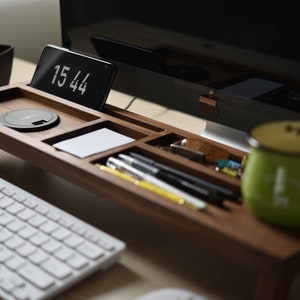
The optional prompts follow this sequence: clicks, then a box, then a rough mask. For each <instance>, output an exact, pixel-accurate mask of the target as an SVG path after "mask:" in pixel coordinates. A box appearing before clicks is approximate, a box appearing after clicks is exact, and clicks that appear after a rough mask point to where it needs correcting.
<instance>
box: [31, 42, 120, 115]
mask: <svg viewBox="0 0 300 300" xmlns="http://www.w3.org/2000/svg"><path fill="white" fill-rule="evenodd" d="M115 74H116V67H115V65H114V64H113V63H111V62H108V61H104V60H101V59H97V58H94V57H91V56H87V55H84V54H81V53H77V52H74V51H71V50H68V49H66V48H61V47H57V46H53V45H47V46H46V47H45V48H44V49H43V52H42V54H41V57H40V59H39V62H38V65H37V67H36V70H35V73H34V75H33V78H32V80H31V83H30V86H32V87H34V88H36V89H39V90H42V91H44V92H47V93H50V94H53V95H56V96H59V97H62V98H64V99H67V100H70V101H73V102H76V103H79V104H81V105H84V106H87V107H90V108H93V109H96V110H101V109H102V107H103V105H104V103H105V101H106V99H107V96H108V93H109V91H110V89H111V85H112V83H113V80H114V77H115Z"/></svg>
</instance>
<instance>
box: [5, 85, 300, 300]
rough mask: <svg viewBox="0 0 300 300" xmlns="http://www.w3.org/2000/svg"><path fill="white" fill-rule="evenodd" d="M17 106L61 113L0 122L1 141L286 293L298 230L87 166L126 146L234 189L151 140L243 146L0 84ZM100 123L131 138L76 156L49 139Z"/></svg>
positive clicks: (268, 295) (236, 184)
mask: <svg viewBox="0 0 300 300" xmlns="http://www.w3.org/2000/svg"><path fill="white" fill-rule="evenodd" d="M21 108H45V109H50V110H51V111H53V112H55V113H57V114H58V115H59V116H60V119H61V121H60V123H59V125H57V126H56V127H53V128H51V129H47V130H44V131H39V132H26V133H22V132H18V131H16V130H13V129H10V128H8V127H5V126H0V147H1V149H3V150H5V151H7V152H9V153H11V154H13V155H16V156H18V157H20V158H22V159H24V160H26V161H28V162H30V163H32V164H34V165H37V166H39V167H41V168H43V169H45V170H46V171H49V172H53V173H55V174H57V175H59V176H61V177H63V178H65V179H67V180H70V181H72V182H74V183H75V184H78V185H80V186H82V187H83V188H85V189H88V190H90V191H92V192H94V193H96V194H97V195H99V196H101V197H105V198H106V199H109V200H111V201H115V202H117V203H119V204H121V205H125V206H127V207H130V208H132V209H134V210H136V211H138V212H139V213H143V214H147V215H150V216H151V217H153V218H155V219H157V220H158V221H160V222H164V223H167V224H168V225H169V226H172V227H174V228H175V229H180V230H183V231H184V232H186V233H188V234H189V235H190V236H191V237H192V238H193V239H195V241H197V242H199V243H201V244H202V245H206V246H207V247H209V248H210V249H212V250H214V251H216V252H218V253H221V254H222V255H225V256H226V257H228V258H230V259H233V260H235V261H236V262H238V263H240V264H242V265H244V266H247V267H250V268H254V269H255V270H256V271H257V272H258V274H259V276H258V284H257V289H256V293H255V297H256V299H263V300H265V299H284V298H285V297H286V294H287V291H288V288H289V286H290V284H291V282H292V280H293V279H294V277H295V276H296V275H297V273H299V271H300V235H299V231H292V230H283V229H279V228H275V227H273V226H270V225H268V224H265V223H263V222H261V221H259V220H257V219H256V218H255V217H254V216H253V215H252V214H251V213H250V212H249V211H248V210H247V208H245V207H244V205H243V204H242V201H241V203H234V202H232V201H227V200H225V208H220V207H217V206H214V205H210V204H209V205H208V210H207V211H206V212H201V211H194V210H192V209H189V208H187V207H183V206H180V205H178V204H177V203H174V202H172V201H169V200H167V199H165V198H164V197H162V196H158V195H156V194H154V193H152V192H150V191H147V190H144V189H142V188H140V187H138V186H134V185H129V184H128V182H126V181H124V180H122V179H120V178H117V177H115V176H114V175H112V174H109V173H106V172H105V171H103V170H100V169H99V168H97V167H96V166H95V163H96V162H100V163H105V161H106V159H107V158H108V157H109V156H116V155H117V154H118V153H120V152H122V153H124V152H125V153H126V152H127V151H133V150H134V151H136V152H140V153H141V154H144V155H146V156H149V157H150V158H153V159H155V160H157V161H159V162H161V163H165V164H168V165H171V166H173V167H175V168H178V169H180V170H182V171H185V172H188V173H190V174H192V175H195V176H198V177H200V178H205V179H206V180H210V181H212V182H214V183H217V184H219V185H221V186H224V187H229V188H231V189H232V190H234V191H236V192H238V193H239V192H240V180H239V179H237V178H233V177H230V176H228V175H226V174H223V173H221V172H216V171H215V170H212V169H210V168H208V167H206V166H204V165H202V164H200V163H197V162H193V161H190V160H187V159H186V158H183V157H180V156H178V155H176V154H173V153H169V152H166V151H164V150H161V149H158V148H157V147H155V145H156V144H169V143H170V142H174V141H176V140H179V139H183V138H195V139H201V140H203V141H204V142H205V143H207V146H209V147H212V148H214V147H216V146H218V147H222V148H224V149H226V150H227V151H229V153H230V155H232V157H235V158H237V157H238V158H240V159H241V158H242V157H243V156H244V153H243V152H241V151H238V150H235V149H232V148H230V147H227V146H225V145H221V144H218V143H215V142H212V141H208V140H205V139H204V138H202V137H199V136H197V135H194V134H192V133H189V132H186V131H183V130H180V129H178V128H174V127H171V126H168V125H165V124H163V123H160V122H156V121H153V120H150V119H148V118H145V117H142V116H139V115H136V114H134V113H130V112H127V111H124V110H122V109H119V108H116V107H113V106H109V105H106V106H105V109H104V111H103V112H97V111H94V110H91V109H88V108H85V107H82V106H80V105H77V104H75V103H72V102H70V101H67V100H64V99H61V98H58V97H55V96H52V95H49V94H47V93H44V92H41V91H38V90H36V89H34V88H32V87H29V86H26V85H15V86H8V87H3V88H1V89H0V114H3V113H5V112H7V111H9V110H13V109H21ZM179 125H180V124H179ZM103 127H106V128H110V129H112V130H114V131H116V132H119V133H122V134H125V135H127V136H129V137H131V138H134V139H135V141H133V142H131V143H129V144H126V145H123V146H120V147H117V148H114V149H112V150H109V151H105V152H102V153H99V154H96V155H93V156H90V157H88V158H84V159H80V158H77V157H75V156H72V155H70V154H68V153H65V152H62V151H59V150H56V149H55V148H54V147H53V146H52V145H53V144H54V143H56V142H58V141H61V140H64V139H67V138H71V137H74V136H78V135H81V134H84V133H87V132H91V131H94V130H96V129H100V128H103ZM241 200H242V199H241Z"/></svg>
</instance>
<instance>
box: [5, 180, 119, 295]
mask: <svg viewBox="0 0 300 300" xmlns="http://www.w3.org/2000/svg"><path fill="white" fill-rule="evenodd" d="M124 249H125V244H124V243H123V242H122V241H120V240H118V239H116V238H114V237H112V236H110V235H108V234H106V233H104V232H103V231H101V230H99V229H97V228H95V227H92V226H91V225H89V224H87V223H85V222H83V221H81V220H79V219H78V218H76V217H74V216H72V215H70V214H68V213H66V212H64V211H63V210H61V209H59V208H57V207H55V206H53V205H50V204H49V203H47V202H45V201H43V200H42V199H40V198H38V197H36V196H34V195H32V194H30V193H28V192H26V191H24V190H23V189H21V188H19V187H17V186H15V185H13V184H11V183H9V182H7V181H5V180H3V179H1V178H0V299H5V300H10V299H30V300H33V299H49V298H52V297H53V296H54V295H57V294H58V293H60V292H62V291H64V290H66V289H67V288H68V287H70V286H71V285H73V284H74V283H76V282H78V281H79V280H81V279H83V278H85V277H86V276H88V275H90V274H91V273H92V272H95V271H96V270H99V269H101V270H104V269H106V268H108V267H109V266H111V265H112V264H114V263H116V262H117V261H118V259H119V257H120V254H121V253H122V251H123V250H124Z"/></svg>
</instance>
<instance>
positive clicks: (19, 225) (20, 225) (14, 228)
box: [6, 219, 26, 232]
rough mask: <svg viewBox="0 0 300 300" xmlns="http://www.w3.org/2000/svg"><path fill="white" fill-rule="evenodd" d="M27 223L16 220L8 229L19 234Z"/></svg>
mask: <svg viewBox="0 0 300 300" xmlns="http://www.w3.org/2000/svg"><path fill="white" fill-rule="evenodd" d="M25 226H26V223H24V222H23V221H20V220H19V219H14V221H13V222H11V223H9V224H8V225H7V226H6V228H8V229H9V230H10V231H12V232H18V231H19V230H20V229H21V228H23V227H25Z"/></svg>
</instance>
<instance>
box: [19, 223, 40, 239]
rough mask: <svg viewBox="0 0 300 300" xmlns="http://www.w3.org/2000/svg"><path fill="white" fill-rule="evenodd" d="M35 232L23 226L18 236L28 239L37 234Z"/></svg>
mask: <svg viewBox="0 0 300 300" xmlns="http://www.w3.org/2000/svg"><path fill="white" fill-rule="evenodd" d="M37 232H38V231H37V230H36V229H35V228H34V227H31V226H25V227H23V228H22V229H20V230H19V231H18V235H19V236H20V237H22V238H24V239H29V238H30V237H32V236H33V235H35V234H37Z"/></svg>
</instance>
